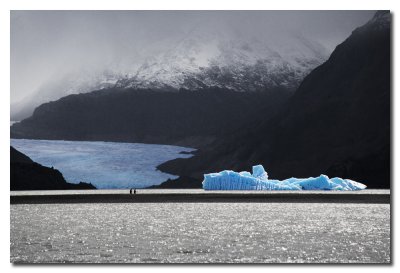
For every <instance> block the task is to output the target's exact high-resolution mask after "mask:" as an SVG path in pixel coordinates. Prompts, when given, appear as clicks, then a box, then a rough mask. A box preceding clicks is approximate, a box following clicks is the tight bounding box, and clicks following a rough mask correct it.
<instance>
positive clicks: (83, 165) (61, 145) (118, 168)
mask: <svg viewBox="0 0 400 273" xmlns="http://www.w3.org/2000/svg"><path fill="white" fill-rule="evenodd" d="M11 146H13V147H14V148H16V149H17V150H19V151H21V152H22V153H24V154H26V155H28V156H29V157H30V158H31V159H32V160H34V161H36V162H38V163H40V164H42V165H44V166H47V167H52V166H53V167H54V168H56V169H58V170H59V171H60V172H61V173H62V174H63V176H64V178H65V180H67V181H68V182H71V183H79V182H80V181H83V182H90V183H92V184H93V185H95V186H96V187H97V188H100V189H111V188H143V187H148V186H151V185H158V184H160V183H162V182H164V181H166V180H167V179H173V178H176V176H173V175H169V174H166V173H163V172H160V171H158V170H156V166H158V165H160V164H161V163H163V162H166V161H168V160H171V159H174V158H188V157H191V156H192V155H191V154H182V153H181V152H191V151H194V149H192V148H186V147H180V146H172V145H156V144H141V143H118V142H102V141H62V140H30V139H11Z"/></svg>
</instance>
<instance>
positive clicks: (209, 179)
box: [203, 165, 367, 191]
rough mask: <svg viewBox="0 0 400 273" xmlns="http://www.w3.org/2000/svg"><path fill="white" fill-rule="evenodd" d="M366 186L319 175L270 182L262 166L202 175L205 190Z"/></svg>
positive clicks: (342, 189)
mask: <svg viewBox="0 0 400 273" xmlns="http://www.w3.org/2000/svg"><path fill="white" fill-rule="evenodd" d="M366 187H367V186H366V185H364V184H361V183H359V182H356V181H353V180H350V179H342V178H339V177H334V178H329V177H328V176H326V175H323V174H321V175H320V176H318V177H310V178H294V177H292V178H289V179H286V180H270V179H268V174H267V172H266V171H265V170H264V167H263V166H262V165H256V166H253V174H251V173H249V172H239V173H237V172H234V171H222V172H219V173H210V174H205V175H204V181H203V189H205V190H337V191H354V190H363V189H365V188H366Z"/></svg>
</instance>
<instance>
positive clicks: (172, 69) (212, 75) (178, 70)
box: [11, 30, 329, 120]
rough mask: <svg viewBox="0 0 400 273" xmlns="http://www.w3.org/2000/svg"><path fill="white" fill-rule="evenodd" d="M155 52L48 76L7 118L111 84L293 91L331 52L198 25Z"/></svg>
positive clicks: (294, 39)
mask: <svg viewBox="0 0 400 273" xmlns="http://www.w3.org/2000/svg"><path fill="white" fill-rule="evenodd" d="M155 52H156V54H148V52H147V55H146V56H148V57H146V58H143V60H137V61H136V62H135V61H132V63H129V64H127V63H126V62H127V61H126V60H125V63H124V64H121V63H118V62H115V63H112V64H109V65H108V66H107V68H106V69H103V70H102V69H99V68H96V69H90V68H85V69H77V71H73V72H70V73H68V74H65V75H63V76H62V77H59V76H58V77H54V78H51V79H50V80H49V81H48V82H46V83H45V84H43V85H42V86H41V87H40V88H39V89H38V90H37V91H36V92H33V94H34V95H33V96H31V97H27V98H26V99H25V100H24V101H21V102H20V103H19V104H14V105H12V107H11V108H12V112H11V117H12V119H13V120H20V119H22V118H25V117H28V116H29V115H31V114H32V112H33V109H34V108H35V107H37V106H38V105H40V104H42V103H44V102H48V101H52V100H56V99H58V98H60V97H62V96H66V95H70V94H78V93H85V92H90V91H93V90H99V89H104V88H112V87H118V88H145V89H146V88H150V89H163V90H176V89H180V88H185V89H189V90H198V89H202V88H206V87H220V88H227V89H231V90H234V91H240V92H246V91H265V90H269V89H271V88H275V89H276V88H282V89H284V90H287V91H289V92H292V91H294V90H295V88H297V86H298V85H299V83H300V81H301V80H302V79H303V78H304V76H305V75H307V74H308V73H309V72H310V71H311V70H312V69H313V68H315V67H316V66H318V65H320V64H321V63H322V62H324V61H325V60H326V59H327V57H328V55H329V51H328V50H327V49H325V48H324V47H323V46H321V45H320V44H318V43H317V42H314V41H311V40H309V39H306V38H305V37H303V36H301V35H298V34H291V35H286V36H284V37H280V38H273V39H272V38H271V40H268V42H265V41H264V42H261V41H260V40H259V39H257V38H255V37H243V36H242V37H235V38H232V35H226V33H217V32H215V33H212V32H211V33H210V32H209V31H208V32H202V31H196V30H193V31H191V32H190V33H188V34H186V35H185V36H183V38H182V39H180V40H178V41H173V42H171V43H169V46H167V47H165V48H164V49H163V50H156V51H155ZM127 59H128V58H127ZM21 110H23V112H21Z"/></svg>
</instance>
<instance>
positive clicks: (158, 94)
mask: <svg viewBox="0 0 400 273" xmlns="http://www.w3.org/2000/svg"><path fill="white" fill-rule="evenodd" d="M281 91H282V90H280V89H276V90H270V91H268V92H255V93H250V92H243V93H241V92H235V91H230V90H226V89H220V88H210V89H207V90H201V91H188V90H184V89H181V90H179V91H176V92H163V91H157V90H146V89H140V90H136V89H108V90H101V91H95V92H91V93H86V94H79V95H70V96H67V97H64V98H62V99H60V100H58V101H54V102H49V103H45V104H43V105H41V106H40V107H38V108H36V110H35V112H34V114H33V115H32V117H30V118H28V119H25V120H23V121H21V122H19V123H16V124H14V125H13V126H12V127H11V138H30V139H64V140H101V141H121V142H142V143H156V144H174V145H182V146H190V147H201V146H205V145H207V144H209V143H211V142H212V141H214V140H215V139H217V138H222V137H223V136H226V135H229V134H231V133H232V132H234V131H235V130H237V129H238V126H239V125H240V124H242V123H243V122H245V121H246V120H248V119H249V118H250V117H252V116H254V115H255V114H259V113H260V112H262V113H263V115H264V116H270V115H272V114H273V113H274V112H275V111H276V110H277V109H278V108H279V107H280V105H282V103H283V102H284V101H285V100H286V99H287V97H288V96H289V95H288V93H286V92H281Z"/></svg>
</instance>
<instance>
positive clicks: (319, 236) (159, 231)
mask: <svg viewBox="0 0 400 273" xmlns="http://www.w3.org/2000/svg"><path fill="white" fill-rule="evenodd" d="M11 262H17V263H19V262H35V263H41V262H44V263H64V262H73V263H90V262H95V263H162V262H167V263H168V262H176V263H192V262H193V263H235V262H241V263H275V262H323V263H336V262H344V263H347V262H352V263H354V262H356V263H385V262H390V207H389V204H321V203H308V204H300V203H237V204H234V203H229V204H228V203H146V204H143V203H142V204H140V203H126V204H51V205H48V204H36V205H11Z"/></svg>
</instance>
